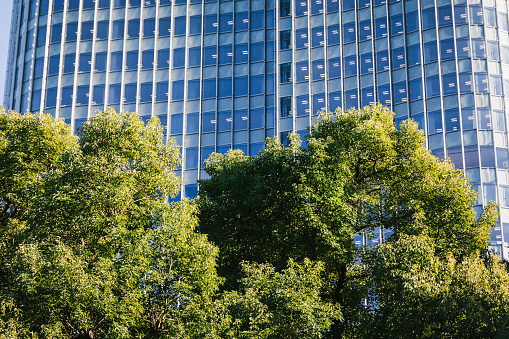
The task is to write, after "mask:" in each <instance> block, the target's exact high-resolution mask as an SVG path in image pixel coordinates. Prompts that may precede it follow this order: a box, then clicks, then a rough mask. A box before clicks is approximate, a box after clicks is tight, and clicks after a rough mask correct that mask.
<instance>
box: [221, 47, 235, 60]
mask: <svg viewBox="0 0 509 339" xmlns="http://www.w3.org/2000/svg"><path fill="white" fill-rule="evenodd" d="M232 61H233V52H232V45H225V46H219V64H220V65H224V64H231V63H232Z"/></svg>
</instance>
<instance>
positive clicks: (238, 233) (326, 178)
mask: <svg viewBox="0 0 509 339" xmlns="http://www.w3.org/2000/svg"><path fill="white" fill-rule="evenodd" d="M393 118H394V115H393V113H391V112H389V111H388V110H387V109H386V108H384V107H382V106H373V107H365V108H364V109H361V110H349V111H346V112H343V111H338V112H336V113H333V114H328V115H325V114H324V115H322V117H321V119H320V120H318V121H317V122H316V123H315V124H314V125H313V126H312V127H311V128H310V131H309V136H308V137H307V145H308V146H307V148H304V149H303V148H301V147H300V142H299V140H298V137H297V136H293V137H291V142H290V146H288V147H284V146H282V145H281V143H280V142H279V141H278V140H276V139H273V140H269V141H268V142H267V145H266V148H265V150H263V151H261V152H260V154H259V155H258V156H257V157H253V158H251V157H247V156H244V155H242V154H241V152H239V151H230V152H228V153H227V154H226V155H222V154H214V155H213V156H211V157H210V158H209V159H208V160H207V162H206V168H205V170H206V171H207V173H208V174H209V175H210V179H207V180H202V181H201V182H200V200H199V205H200V230H201V231H202V232H204V233H207V234H208V235H209V238H210V239H211V240H212V241H213V242H214V243H215V244H216V245H217V246H218V247H219V249H220V253H221V256H220V258H219V272H220V275H222V276H225V277H226V278H227V284H226V285H225V286H226V288H237V286H238V285H237V284H238V281H239V278H240V277H241V276H242V271H241V267H242V265H241V262H242V261H243V260H247V261H250V262H256V263H259V264H270V265H272V266H274V267H275V268H276V269H277V270H281V269H284V268H285V267H286V263H287V261H288V260H290V259H291V260H296V261H299V262H300V261H303V260H305V259H306V258H309V259H311V260H313V261H319V262H321V263H323V265H324V269H323V273H322V274H321V278H322V279H323V281H322V286H321V288H320V296H321V298H322V300H323V301H324V302H332V303H333V304H335V305H338V306H339V305H340V306H341V310H342V316H343V319H344V320H343V321H340V320H336V321H335V323H334V324H333V325H332V326H331V328H330V332H331V333H330V334H331V335H332V336H333V337H335V338H339V337H341V336H344V335H346V334H347V333H348V331H350V329H351V328H352V327H355V326H356V325H355V322H354V321H353V319H354V318H356V316H357V315H358V313H359V312H364V310H365V308H359V306H360V305H361V304H362V303H363V300H365V298H366V297H367V295H366V293H368V292H369V289H370V286H371V285H370V284H371V282H370V279H371V274H372V268H371V267H370V266H369V265H358V263H359V262H360V261H362V262H366V263H367V261H365V259H364V255H365V252H366V251H365V249H363V247H362V246H361V247H359V246H356V244H355V241H354V239H355V237H360V236H362V237H365V238H366V239H368V240H375V241H376V242H377V243H379V242H380V237H385V241H388V242H389V243H391V242H393V241H395V242H397V241H398V239H399V238H400V237H406V236H425V237H427V239H430V241H431V242H432V244H433V249H434V251H433V253H434V255H435V256H437V258H446V257H448V256H450V257H451V258H453V259H454V260H457V261H459V262H461V261H462V260H464V259H465V258H467V257H468V256H469V255H472V254H473V253H480V251H482V250H483V249H485V248H486V246H487V245H488V242H487V235H488V232H489V230H490V227H491V226H492V225H493V223H494V221H495V219H496V213H495V210H494V207H493V206H489V207H488V208H487V209H485V211H484V212H483V214H482V216H481V217H480V218H477V219H476V215H475V213H474V211H473V209H472V205H473V204H474V202H475V200H476V194H475V192H474V191H472V190H471V189H470V187H469V184H468V182H467V179H465V178H464V177H463V175H462V172H461V171H459V170H456V169H454V167H453V166H452V165H451V164H450V163H449V162H448V161H445V162H441V161H439V160H438V159H437V158H436V157H435V156H433V155H432V154H431V153H430V152H429V151H428V150H426V148H425V146H424V137H423V133H422V131H420V130H419V129H418V127H417V124H416V123H414V122H412V121H411V120H409V121H405V122H403V123H402V124H401V126H400V128H399V129H397V128H396V127H395V125H394V122H393ZM400 259H401V260H405V258H400ZM363 288H364V291H363V290H362V289H363Z"/></svg>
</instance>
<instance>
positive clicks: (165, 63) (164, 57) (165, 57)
mask: <svg viewBox="0 0 509 339" xmlns="http://www.w3.org/2000/svg"><path fill="white" fill-rule="evenodd" d="M169 63H170V49H160V50H158V51H157V68H167V67H169V65H170V64H169Z"/></svg>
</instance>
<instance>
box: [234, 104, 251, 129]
mask: <svg viewBox="0 0 509 339" xmlns="http://www.w3.org/2000/svg"><path fill="white" fill-rule="evenodd" d="M233 122H234V129H235V130H236V131H239V130H243V129H247V124H248V116H247V109H239V110H236V111H235V120H233Z"/></svg>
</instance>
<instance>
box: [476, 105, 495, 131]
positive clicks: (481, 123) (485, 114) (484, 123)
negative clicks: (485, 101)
mask: <svg viewBox="0 0 509 339" xmlns="http://www.w3.org/2000/svg"><path fill="white" fill-rule="evenodd" d="M477 117H478V119H479V120H478V128H479V129H491V126H492V125H491V114H490V109H489V108H488V109H486V108H479V109H477Z"/></svg>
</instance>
